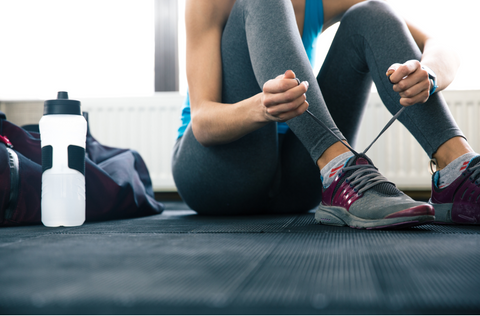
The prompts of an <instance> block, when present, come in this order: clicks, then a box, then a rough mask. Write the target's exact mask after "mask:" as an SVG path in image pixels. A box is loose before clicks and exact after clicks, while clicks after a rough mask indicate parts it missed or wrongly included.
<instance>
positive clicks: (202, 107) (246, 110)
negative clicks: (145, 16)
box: [185, 0, 308, 146]
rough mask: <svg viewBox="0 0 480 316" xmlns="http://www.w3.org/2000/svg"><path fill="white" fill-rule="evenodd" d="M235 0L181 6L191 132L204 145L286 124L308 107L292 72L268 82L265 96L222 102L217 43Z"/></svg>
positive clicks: (194, 1) (206, 0) (207, 0)
mask: <svg viewBox="0 0 480 316" xmlns="http://www.w3.org/2000/svg"><path fill="white" fill-rule="evenodd" d="M233 3H234V1H226V0H215V1H214V0H190V1H188V2H187V4H186V12H185V14H186V19H185V20H186V31H187V79H188V85H189V89H190V104H191V105H190V106H191V113H192V122H191V124H192V129H193V133H194V135H195V137H196V139H197V140H198V141H199V142H200V143H201V144H202V145H204V146H211V145H218V144H225V143H229V142H232V141H234V140H237V139H239V138H241V137H242V136H244V135H246V134H248V133H250V132H252V131H254V130H256V129H258V128H260V127H262V126H264V125H266V124H267V123H268V122H270V121H285V120H287V119H290V118H292V117H294V116H297V115H299V114H301V113H303V112H304V111H305V110H306V108H307V107H308V103H306V102H305V96H304V93H305V92H306V89H307V86H306V85H300V86H298V85H297V83H296V81H295V80H294V78H295V75H294V74H293V72H290V73H288V72H287V73H286V74H285V75H282V76H279V77H277V78H276V79H274V80H270V81H268V82H267V83H266V84H265V86H264V92H262V93H259V94H257V95H254V96H252V97H251V98H248V99H246V100H243V101H240V102H238V103H234V104H224V103H221V100H222V96H221V91H222V64H221V50H220V42H221V36H222V31H223V27H224V25H225V23H226V21H227V19H228V16H229V14H230V11H231V8H232V6H233Z"/></svg>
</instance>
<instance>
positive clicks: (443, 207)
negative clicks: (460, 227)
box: [428, 200, 480, 225]
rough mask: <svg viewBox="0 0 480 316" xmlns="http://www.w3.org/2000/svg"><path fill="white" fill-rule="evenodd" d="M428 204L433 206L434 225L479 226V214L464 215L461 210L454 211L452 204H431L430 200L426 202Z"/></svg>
mask: <svg viewBox="0 0 480 316" xmlns="http://www.w3.org/2000/svg"><path fill="white" fill-rule="evenodd" d="M428 204H430V205H431V206H433V208H434V209H435V221H434V223H435V224H450V225H452V224H453V225H454V224H470V225H475V224H477V225H478V224H479V222H480V214H470V213H469V214H464V213H465V212H462V211H461V209H459V208H456V209H455V210H454V206H453V203H442V204H435V203H432V201H431V200H429V201H428ZM452 212H453V213H455V218H457V220H454V219H453V217H452Z"/></svg>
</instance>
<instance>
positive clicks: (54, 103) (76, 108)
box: [43, 91, 82, 115]
mask: <svg viewBox="0 0 480 316" xmlns="http://www.w3.org/2000/svg"><path fill="white" fill-rule="evenodd" d="M51 114H70V115H82V111H81V108H80V101H77V100H69V99H68V92H65V91H59V92H58V96H57V99H55V100H47V101H45V104H44V107H43V115H51Z"/></svg>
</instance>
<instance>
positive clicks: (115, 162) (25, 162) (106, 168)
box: [0, 112, 164, 226]
mask: <svg viewBox="0 0 480 316" xmlns="http://www.w3.org/2000/svg"><path fill="white" fill-rule="evenodd" d="M84 116H85V117H86V118H87V122H88V116H87V115H86V114H84ZM41 182H42V156H41V147H40V134H39V133H38V132H34V131H27V130H26V129H23V128H21V127H19V126H17V125H15V124H13V123H11V122H9V121H7V119H6V116H5V114H4V113H2V112H0V226H16V225H28V224H40V223H41V213H40V196H41ZM85 186H86V192H85V193H86V221H100V220H111V219H120V218H130V217H140V216H148V215H154V214H160V213H161V212H162V211H163V209H164V206H163V205H162V203H160V202H157V201H156V200H155V198H154V194H153V188H152V181H151V179H150V175H149V173H148V169H147V166H146V165H145V162H144V161H143V159H142V157H141V156H140V155H139V154H138V153H137V152H136V151H134V150H130V149H120V148H113V147H108V146H104V145H102V144H100V143H99V142H98V141H97V140H95V138H94V137H93V136H92V135H91V134H90V130H89V129H87V140H86V157H85Z"/></svg>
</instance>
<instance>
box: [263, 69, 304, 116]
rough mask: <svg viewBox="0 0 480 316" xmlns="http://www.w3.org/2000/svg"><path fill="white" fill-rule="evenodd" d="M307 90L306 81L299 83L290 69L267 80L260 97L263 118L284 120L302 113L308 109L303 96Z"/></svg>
mask: <svg viewBox="0 0 480 316" xmlns="http://www.w3.org/2000/svg"><path fill="white" fill-rule="evenodd" d="M307 90H308V82H307V81H304V82H302V83H301V84H299V81H298V80H297V79H295V73H294V72H293V71H291V70H287V71H286V72H285V74H283V75H280V76H278V77H276V78H275V79H271V80H269V81H267V82H266V83H265V84H264V85H263V94H262V97H261V106H262V107H263V113H264V118H265V119H266V120H268V121H274V122H285V121H288V120H290V119H292V118H294V117H296V116H299V115H301V114H303V113H304V112H305V111H306V110H307V109H308V102H307V101H306V98H307V97H306V96H305V93H306V92H307Z"/></svg>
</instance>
